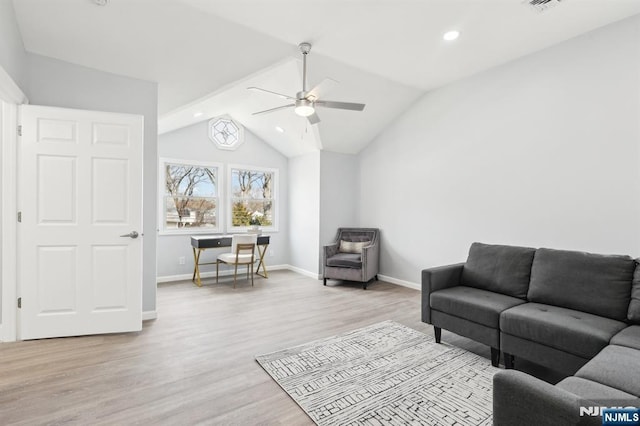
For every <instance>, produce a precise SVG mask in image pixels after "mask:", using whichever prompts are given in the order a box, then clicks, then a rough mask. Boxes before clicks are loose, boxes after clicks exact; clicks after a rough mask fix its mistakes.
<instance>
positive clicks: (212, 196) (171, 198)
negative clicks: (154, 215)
mask: <svg viewBox="0 0 640 426" xmlns="http://www.w3.org/2000/svg"><path fill="white" fill-rule="evenodd" d="M160 164H161V167H160V173H161V179H160V182H163V183H164V189H163V190H161V200H160V202H161V204H162V207H161V209H160V211H161V214H162V217H161V218H160V223H161V230H162V231H164V232H167V233H193V232H197V231H206V232H217V231H219V230H220V229H221V226H220V214H219V213H220V208H219V206H220V200H219V193H218V191H219V186H220V173H219V171H220V166H219V165H216V164H214V165H212V164H200V163H197V162H193V161H181V160H168V159H164V160H162V161H161V163H160Z"/></svg>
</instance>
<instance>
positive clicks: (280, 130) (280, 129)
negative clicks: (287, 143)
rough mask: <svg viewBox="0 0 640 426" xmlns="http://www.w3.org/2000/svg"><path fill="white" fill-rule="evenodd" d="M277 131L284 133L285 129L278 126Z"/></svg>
mask: <svg viewBox="0 0 640 426" xmlns="http://www.w3.org/2000/svg"><path fill="white" fill-rule="evenodd" d="M276 130H277V131H279V132H280V133H284V129H283V128H282V127H280V126H276Z"/></svg>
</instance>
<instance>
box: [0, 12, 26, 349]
mask: <svg viewBox="0 0 640 426" xmlns="http://www.w3.org/2000/svg"><path fill="white" fill-rule="evenodd" d="M25 63H26V54H25V52H24V46H23V44H22V36H21V35H20V31H19V29H18V24H17V21H16V17H15V12H14V10H13V3H12V2H11V0H0V67H2V69H3V70H4V71H5V72H6V73H7V74H8V75H9V76H10V77H11V79H12V80H13V81H14V82H15V83H16V84H17V85H18V86H19V87H20V89H21V90H23V91H25V88H26V73H25V68H26V65H25ZM1 110H2V102H1V100H0V112H1ZM1 121H2V118H1V117H0V122H1ZM1 127H2V124H1V123H0V142H2V143H4V142H3V141H2V133H1V130H2V129H1ZM0 176H1V173H0ZM1 185H2V182H1V181H0V186H1ZM0 207H2V206H0ZM2 214H3V211H2V209H1V208H0V237H2V238H4V233H3V230H2V227H1V226H2V225H1V224H2ZM0 250H1V247H0ZM2 259H3V257H2V252H1V251H0V261H1V260H2ZM0 268H2V264H1V263H0ZM8 284H9V285H14V283H8ZM2 285H4V283H2V282H1V281H0V326H1V325H2V324H1V323H2ZM1 334H2V333H0V335H1ZM0 337H1V336H0Z"/></svg>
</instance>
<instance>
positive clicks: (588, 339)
mask: <svg viewBox="0 0 640 426" xmlns="http://www.w3.org/2000/svg"><path fill="white" fill-rule="evenodd" d="M626 326H627V325H626V324H625V323H624V322H621V321H616V320H612V319H609V318H603V317H599V316H597V315H592V314H587V313H584V312H580V311H574V310H572V309H567V308H560V307H557V306H551V305H543V304H540V303H525V304H523V305H519V306H516V307H514V308H511V309H508V310H506V311H504V312H503V313H502V315H501V316H500V330H501V331H502V332H503V333H507V334H510V335H512V336H516V337H520V338H522V339H526V340H530V341H532V342H536V343H540V344H543V345H546V346H549V347H552V348H555V349H558V350H561V351H565V352H568V353H570V354H573V355H576V356H579V357H582V358H592V357H593V356H595V355H596V354H597V353H598V352H599V351H600V350H601V349H602V348H604V347H605V346H607V345H608V344H609V340H610V339H611V337H612V336H613V335H614V334H616V333H617V332H619V331H620V330H622V329H623V328H625V327H626Z"/></svg>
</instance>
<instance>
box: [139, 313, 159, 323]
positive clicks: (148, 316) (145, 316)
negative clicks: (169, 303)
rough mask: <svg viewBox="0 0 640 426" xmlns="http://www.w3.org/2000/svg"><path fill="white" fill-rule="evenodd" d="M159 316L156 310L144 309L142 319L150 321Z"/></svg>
mask: <svg viewBox="0 0 640 426" xmlns="http://www.w3.org/2000/svg"><path fill="white" fill-rule="evenodd" d="M156 318H158V312H156V311H142V321H149V320H154V319H156Z"/></svg>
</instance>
